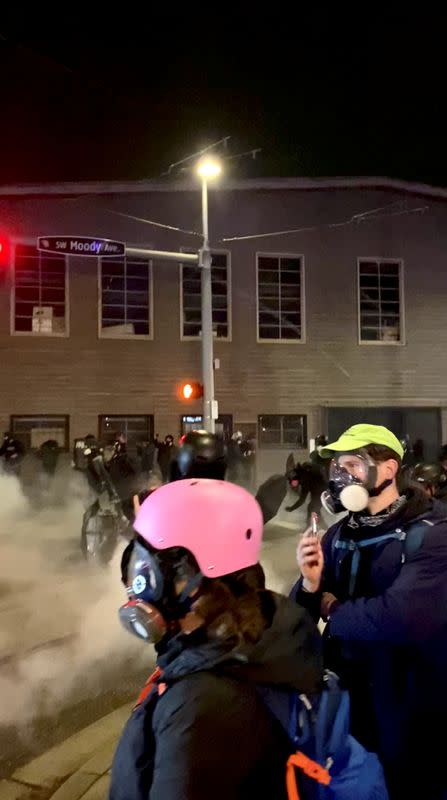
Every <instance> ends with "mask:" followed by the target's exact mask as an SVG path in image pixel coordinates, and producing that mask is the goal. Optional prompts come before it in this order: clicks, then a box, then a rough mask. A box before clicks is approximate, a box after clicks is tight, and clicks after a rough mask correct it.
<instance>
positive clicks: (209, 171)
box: [197, 158, 222, 433]
mask: <svg viewBox="0 0 447 800" xmlns="http://www.w3.org/2000/svg"><path fill="white" fill-rule="evenodd" d="M221 172H222V167H221V165H220V163H219V162H218V161H216V160H215V159H212V158H204V159H203V160H201V161H199V163H198V165H197V174H198V176H199V177H200V178H201V181H202V236H203V242H202V247H201V248H200V250H199V267H200V269H201V300H202V380H203V427H204V429H205V430H206V431H209V432H210V433H214V431H215V420H216V418H217V415H218V413H217V403H216V401H215V400H214V358H213V344H214V342H213V296H212V286H211V251H210V245H209V233H208V181H209V180H212V179H213V178H217V177H218V175H220V173H221Z"/></svg>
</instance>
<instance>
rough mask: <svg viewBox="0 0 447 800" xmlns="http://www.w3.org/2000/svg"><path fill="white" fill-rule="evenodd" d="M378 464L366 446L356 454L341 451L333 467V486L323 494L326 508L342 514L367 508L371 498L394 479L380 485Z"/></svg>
mask: <svg viewBox="0 0 447 800" xmlns="http://www.w3.org/2000/svg"><path fill="white" fill-rule="evenodd" d="M376 481H377V467H376V464H375V463H374V461H373V459H372V458H371V456H370V455H369V454H368V453H367V451H366V450H364V449H363V448H362V449H360V450H356V451H355V452H352V453H339V454H337V455H336V457H335V458H334V459H333V460H332V462H331V466H330V468H329V488H328V490H327V491H325V492H323V494H322V495H321V502H322V504H323V507H324V508H325V509H326V511H329V512H330V513H331V514H340V513H341V512H342V511H352V512H358V511H363V510H364V509H365V508H366V507H367V505H368V503H369V499H370V497H377V496H378V495H379V494H381V493H382V492H383V490H384V489H386V488H387V486H390V485H391V483H392V480H391V479H388V480H385V481H383V482H382V483H381V484H380V486H377V487H376Z"/></svg>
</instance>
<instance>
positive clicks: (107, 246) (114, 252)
mask: <svg viewBox="0 0 447 800" xmlns="http://www.w3.org/2000/svg"><path fill="white" fill-rule="evenodd" d="M37 249H38V250H41V251H42V252H44V253H58V254H61V255H64V256H65V255H67V256H68V255H70V256H93V257H95V258H97V257H98V256H101V258H104V257H107V256H108V257H110V256H123V255H125V252H126V245H125V244H124V242H114V241H113V240H112V239H94V238H93V237H92V236H39V237H38V239H37Z"/></svg>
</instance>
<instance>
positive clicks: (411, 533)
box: [332, 517, 447, 597]
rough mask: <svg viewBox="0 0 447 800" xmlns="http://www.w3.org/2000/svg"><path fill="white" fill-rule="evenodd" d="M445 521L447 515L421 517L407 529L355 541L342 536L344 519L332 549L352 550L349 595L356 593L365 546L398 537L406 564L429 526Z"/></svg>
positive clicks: (416, 549) (422, 539) (419, 546)
mask: <svg viewBox="0 0 447 800" xmlns="http://www.w3.org/2000/svg"><path fill="white" fill-rule="evenodd" d="M443 522H444V523H445V522H447V517H442V518H441V519H437V520H435V521H433V520H430V519H419V520H417V522H413V523H412V524H411V525H409V526H408V527H407V528H405V529H404V528H396V529H395V530H394V531H392V532H391V533H384V534H383V535H382V536H374V537H373V538H372V539H361V540H360V541H355V540H354V539H341V538H340V532H341V527H342V523H343V520H342V521H341V524H340V526H339V528H338V529H337V530H336V531H335V534H334V537H333V539H332V551H333V553H334V554H335V551H336V550H351V551H352V562H351V573H350V576H349V596H350V597H352V596H353V594H354V590H355V584H356V581H357V573H358V569H359V563H360V551H361V550H362V549H363V548H364V547H369V546H371V545H375V544H380V543H381V542H386V541H388V540H391V539H398V540H399V541H401V542H402V564H405V563H406V562H407V561H408V560H409V559H411V558H412V556H414V555H415V554H416V553H417V552H418V550H419V549H420V548H421V546H422V543H423V541H424V537H425V534H426V532H427V528H434V527H435V526H436V525H439V524H440V523H443ZM340 564H341V562H338V563H337V560H336V562H335V570H336V578H337V580H338V579H339V573H340Z"/></svg>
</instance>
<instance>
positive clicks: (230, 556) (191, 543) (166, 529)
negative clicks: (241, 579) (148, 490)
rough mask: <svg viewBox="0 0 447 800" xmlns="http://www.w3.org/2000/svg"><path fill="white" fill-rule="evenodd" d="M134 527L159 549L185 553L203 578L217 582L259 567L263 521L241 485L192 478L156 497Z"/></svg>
mask: <svg viewBox="0 0 447 800" xmlns="http://www.w3.org/2000/svg"><path fill="white" fill-rule="evenodd" d="M134 528H135V530H136V531H137V532H138V533H139V534H140V536H141V537H142V538H143V539H145V540H146V542H149V544H150V545H152V547H154V548H156V549H157V550H166V549H167V548H169V547H184V548H186V550H189V551H190V553H192V555H193V556H194V557H195V559H196V561H197V563H198V565H199V567H200V570H201V572H202V573H203V575H205V576H206V577H209V578H218V577H220V576H222V575H229V574H230V573H231V572H236V571H237V570H240V569H245V568H246V567H251V566H253V565H254V564H257V562H258V560H259V552H260V549H261V542H262V528H263V521H262V513H261V509H260V507H259V505H258V503H257V502H256V500H255V498H254V497H253V496H252V495H251V494H250V493H249V492H247V491H246V490H245V489H242V488H241V487H240V486H235V484H233V483H228V481H216V480H209V479H208V478H192V479H191V478H190V479H188V480H183V481H175V482H174V483H168V484H166V485H165V486H161V487H160V489H157V491H156V492H153V493H152V494H151V495H150V496H149V497H148V498H147V499H146V500H145V501H144V503H143V504H142V506H141V508H140V511H139V513H138V515H137V518H136V520H135V523H134Z"/></svg>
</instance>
